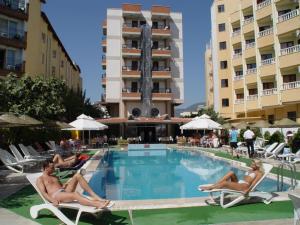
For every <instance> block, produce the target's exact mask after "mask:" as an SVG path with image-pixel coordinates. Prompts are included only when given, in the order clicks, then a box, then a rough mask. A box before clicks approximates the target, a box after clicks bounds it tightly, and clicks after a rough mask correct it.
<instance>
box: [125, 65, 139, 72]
mask: <svg viewBox="0 0 300 225" xmlns="http://www.w3.org/2000/svg"><path fill="white" fill-rule="evenodd" d="M122 70H127V71H139V67H138V66H122Z"/></svg>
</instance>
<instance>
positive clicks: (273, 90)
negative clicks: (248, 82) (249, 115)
mask: <svg viewBox="0 0 300 225" xmlns="http://www.w3.org/2000/svg"><path fill="white" fill-rule="evenodd" d="M275 94H277V88H271V89H265V90H263V91H262V96H268V95H275Z"/></svg>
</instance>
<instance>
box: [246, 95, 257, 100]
mask: <svg viewBox="0 0 300 225" xmlns="http://www.w3.org/2000/svg"><path fill="white" fill-rule="evenodd" d="M257 98H258V95H257V94H255V95H248V96H247V100H248V101H255V100H257Z"/></svg>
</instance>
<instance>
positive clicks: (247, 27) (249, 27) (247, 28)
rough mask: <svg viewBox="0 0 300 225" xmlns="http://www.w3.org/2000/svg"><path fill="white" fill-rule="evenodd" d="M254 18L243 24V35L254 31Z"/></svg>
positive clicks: (246, 20)
mask: <svg viewBox="0 0 300 225" xmlns="http://www.w3.org/2000/svg"><path fill="white" fill-rule="evenodd" d="M253 21H254V17H250V18H247V19H245V20H244V22H243V33H244V34H246V33H249V32H251V31H253V30H254V23H253Z"/></svg>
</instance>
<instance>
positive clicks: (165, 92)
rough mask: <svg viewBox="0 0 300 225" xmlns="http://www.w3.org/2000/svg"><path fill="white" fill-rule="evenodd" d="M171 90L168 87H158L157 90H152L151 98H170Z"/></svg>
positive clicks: (163, 99)
mask: <svg viewBox="0 0 300 225" xmlns="http://www.w3.org/2000/svg"><path fill="white" fill-rule="evenodd" d="M172 97H173V95H172V91H171V89H170V88H160V89H159V90H156V89H153V90H152V100H160V101H165V100H172Z"/></svg>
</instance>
